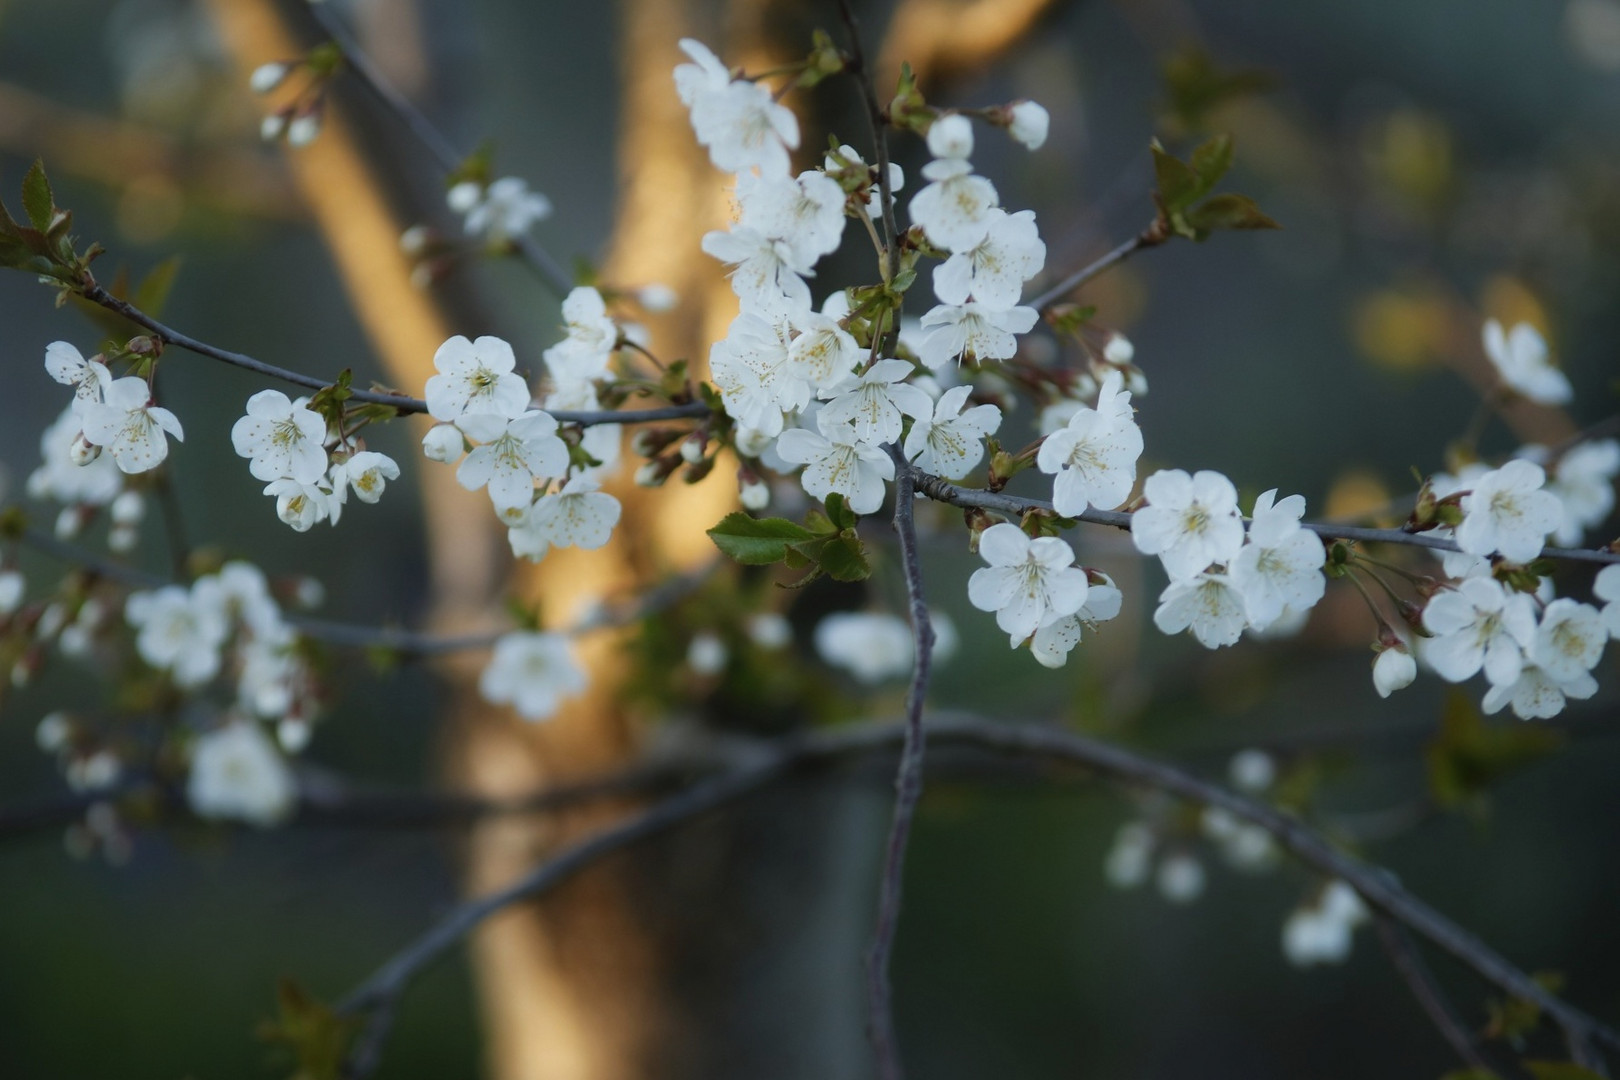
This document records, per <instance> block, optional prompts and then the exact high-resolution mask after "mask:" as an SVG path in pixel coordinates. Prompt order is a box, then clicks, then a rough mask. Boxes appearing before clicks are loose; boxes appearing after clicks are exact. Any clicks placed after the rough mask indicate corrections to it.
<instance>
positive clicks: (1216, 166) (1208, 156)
mask: <svg viewBox="0 0 1620 1080" xmlns="http://www.w3.org/2000/svg"><path fill="white" fill-rule="evenodd" d="M1231 167H1232V136H1230V135H1216V136H1214V137H1213V138H1211V139H1209V140H1207V141H1206V142H1204V143H1203V144H1202V145H1201V146H1199V147H1198V149H1196V150H1194V151H1193V153H1192V170H1193V172H1194V173H1196V174H1197V176H1198V185H1199V192H1198V193H1199V194H1200V195H1203V194H1206V193H1208V192H1210V191H1213V190H1214V189H1215V185H1216V184H1218V183H1220V180H1221V177H1223V176H1225V175H1226V172H1227V170H1228V169H1230V168H1231Z"/></svg>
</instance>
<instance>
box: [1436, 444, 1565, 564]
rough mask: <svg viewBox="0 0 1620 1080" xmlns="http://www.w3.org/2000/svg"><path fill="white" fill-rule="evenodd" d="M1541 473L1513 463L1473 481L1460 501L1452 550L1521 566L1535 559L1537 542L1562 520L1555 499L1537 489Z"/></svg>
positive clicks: (1531, 466) (1538, 550) (1543, 477)
mask: <svg viewBox="0 0 1620 1080" xmlns="http://www.w3.org/2000/svg"><path fill="white" fill-rule="evenodd" d="M1546 475H1547V474H1546V473H1545V472H1543V471H1542V468H1541V466H1539V465H1535V464H1532V463H1531V462H1528V461H1524V460H1518V459H1516V460H1513V461H1510V462H1508V463H1507V464H1506V465H1503V466H1502V467H1501V468H1500V469H1495V470H1492V471H1490V472H1487V473H1485V474H1484V475H1483V476H1481V477H1479V478H1478V479H1477V480H1475V481H1474V483H1473V487H1472V489H1471V490H1470V492H1469V493H1468V494H1466V495H1464V496H1463V497H1462V505H1461V509H1462V512H1463V520H1462V524H1460V525H1458V526H1457V532H1456V537H1457V546H1458V547H1459V548H1461V549H1462V550H1463V551H1465V552H1467V553H1468V554H1470V555H1492V554H1498V553H1500V554H1501V556H1502V557H1503V558H1504V559H1507V560H1508V561H1509V562H1515V563H1521V564H1522V563H1527V562H1529V561H1530V560H1532V559H1534V558H1535V557H1536V556H1537V555H1540V554H1541V545H1542V541H1543V540H1544V539H1545V538H1546V536H1547V534H1548V533H1550V532H1552V531H1553V530H1554V529H1556V528H1557V527H1558V525H1559V522H1560V521H1561V519H1562V516H1563V508H1562V507H1561V506H1560V505H1559V502H1558V497H1557V496H1556V495H1554V494H1553V493H1552V492H1550V491H1543V490H1542V484H1543V483H1544V482H1545V481H1546Z"/></svg>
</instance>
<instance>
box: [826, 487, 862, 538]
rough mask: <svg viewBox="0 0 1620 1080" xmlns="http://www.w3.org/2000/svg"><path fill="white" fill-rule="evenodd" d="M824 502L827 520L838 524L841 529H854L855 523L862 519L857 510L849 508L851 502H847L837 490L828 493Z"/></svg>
mask: <svg viewBox="0 0 1620 1080" xmlns="http://www.w3.org/2000/svg"><path fill="white" fill-rule="evenodd" d="M823 504H824V505H825V506H826V507H827V520H828V521H830V522H832V523H833V524H834V525H836V526H837V527H838V528H839V530H840V531H841V530H844V529H853V528H854V527H855V523H856V522H857V521H859V520H860V518H859V517H857V516H856V514H855V511H853V510H851V509H850V508H849V503H847V502H845V501H844V497H843V496H842V495H840V494H838V492H836V491H835V492H833V493H832V494H830V495H828V496H827V498H826V499H824V500H823Z"/></svg>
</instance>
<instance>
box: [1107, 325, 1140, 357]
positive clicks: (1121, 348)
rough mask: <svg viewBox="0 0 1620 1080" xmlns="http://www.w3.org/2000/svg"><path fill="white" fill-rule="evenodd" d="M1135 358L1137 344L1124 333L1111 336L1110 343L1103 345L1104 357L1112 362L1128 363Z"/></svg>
mask: <svg viewBox="0 0 1620 1080" xmlns="http://www.w3.org/2000/svg"><path fill="white" fill-rule="evenodd" d="M1135 358H1136V346H1135V345H1132V344H1131V339H1130V338H1128V337H1126V336H1125V335H1124V334H1118V333H1116V334H1114V335H1112V336H1110V337H1109V339H1108V344H1106V345H1104V346H1103V359H1104V360H1107V361H1108V362H1109V363H1110V364H1128V363H1130V362H1131V361H1132V360H1133V359H1135Z"/></svg>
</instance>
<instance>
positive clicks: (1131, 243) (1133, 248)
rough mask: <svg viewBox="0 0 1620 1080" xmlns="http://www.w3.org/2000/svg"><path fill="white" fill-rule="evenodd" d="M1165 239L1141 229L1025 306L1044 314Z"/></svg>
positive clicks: (1154, 231) (1151, 231)
mask: <svg viewBox="0 0 1620 1080" xmlns="http://www.w3.org/2000/svg"><path fill="white" fill-rule="evenodd" d="M1165 239H1166V237H1165V236H1163V235H1161V234H1160V233H1159V232H1157V231H1156V230H1155V229H1154V228H1153V226H1151V225H1150V226H1148V228H1146V229H1143V230H1142V231H1141V232H1139V233H1137V234H1136V235H1135V236H1133V237H1131V238H1130V239H1129V240H1127V241H1125V242H1124V243H1123V244H1121V245H1119V246H1118V247H1116V248H1115V249H1114V250H1112V251H1110V252H1109V253H1108V254H1106V255H1104V256H1103V257H1102V258H1100V259H1098V260H1096V261H1095V262H1092V263H1089V264H1087V265H1085V266H1082V267H1081V268H1080V269H1078V270H1076V271H1074V272H1073V273H1072V274H1070V275H1069V276H1068V277H1066V278H1064V279H1063V280H1062V281H1059V282H1058V283H1057V284H1056V285H1053V286H1052V287H1051V288H1050V289H1047V290H1046V291H1045V292H1043V293H1041V294H1040V295H1039V296H1037V297H1035V298H1034V299H1033V300H1030V301H1029V302H1028V303H1027V305H1026V306H1028V307H1032V308H1034V309H1035V310H1036V311H1041V312H1044V311H1045V310H1046V309H1047V308H1049V307H1051V306H1052V305H1053V304H1055V303H1057V302H1058V301H1059V300H1062V299H1063V298H1064V297H1065V296H1068V295H1069V294H1070V293H1071V292H1073V291H1074V290H1076V289H1078V288H1079V287H1080V286H1082V285H1084V284H1085V283H1086V282H1088V281H1090V280H1091V279H1092V278H1094V277H1097V276H1098V275H1100V274H1102V273H1105V272H1106V271H1108V270H1112V269H1113V268H1114V267H1116V266H1118V265H1119V264H1120V263H1122V262H1124V261H1125V260H1126V259H1128V258H1130V257H1131V256H1132V255H1134V254H1136V253H1137V252H1138V251H1141V250H1142V249H1143V248H1147V247H1157V246H1158V245H1160V244H1162V243H1164V241H1165Z"/></svg>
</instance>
